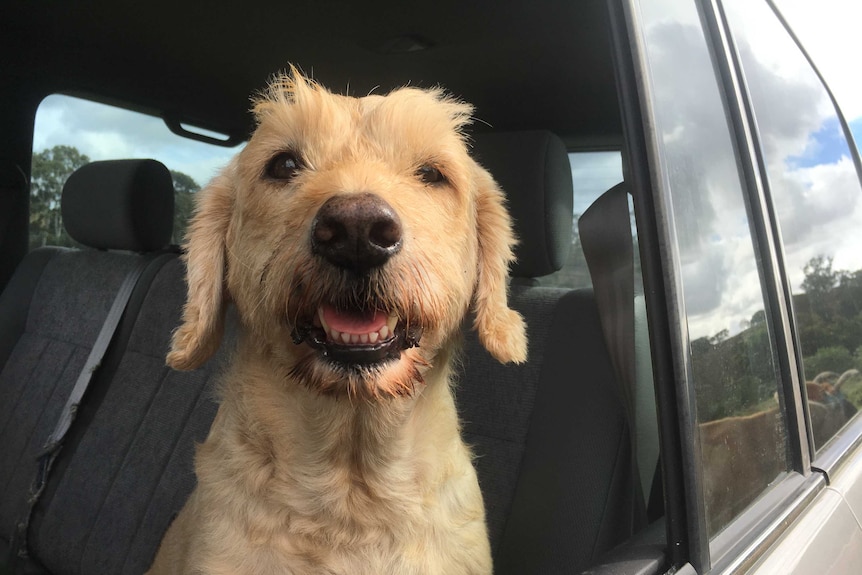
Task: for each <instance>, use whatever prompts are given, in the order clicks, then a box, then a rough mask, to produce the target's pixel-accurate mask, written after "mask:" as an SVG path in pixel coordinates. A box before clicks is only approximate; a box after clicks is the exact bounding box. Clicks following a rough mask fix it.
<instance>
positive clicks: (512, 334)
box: [168, 71, 526, 397]
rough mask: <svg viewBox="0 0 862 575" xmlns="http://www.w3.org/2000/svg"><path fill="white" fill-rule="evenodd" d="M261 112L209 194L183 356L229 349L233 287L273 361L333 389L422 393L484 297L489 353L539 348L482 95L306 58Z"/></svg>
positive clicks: (191, 257)
mask: <svg viewBox="0 0 862 575" xmlns="http://www.w3.org/2000/svg"><path fill="white" fill-rule="evenodd" d="M255 113H256V116H257V120H258V128H257V130H256V131H255V133H254V135H253V136H252V138H251V140H250V141H249V143H248V145H247V146H246V147H245V149H244V150H243V151H242V152H240V154H239V155H238V156H237V157H236V158H235V159H234V160H233V162H232V163H231V164H230V165H229V166H228V167H227V168H226V169H225V170H224V171H223V172H222V173H221V174H220V175H219V176H218V177H217V178H216V179H215V180H214V181H213V182H212V183H211V184H210V185H209V186H208V188H207V189H205V190H202V191H201V192H199V194H200V195H199V203H198V210H197V212H196V214H195V217H194V219H193V220H192V223H191V226H190V233H189V237H188V245H187V264H188V284H189V298H188V302H187V304H186V308H185V310H184V316H183V324H182V325H181V326H180V328H179V329H178V330H177V332H176V333H175V334H174V339H173V349H172V351H171V353H170V354H169V356H168V362H169V364H170V365H172V366H174V367H176V368H180V369H190V368H194V367H197V366H198V365H200V364H201V363H202V362H203V361H205V360H206V359H207V358H208V357H209V356H210V355H211V354H212V353H213V352H214V351H215V349H216V348H217V346H218V340H219V338H220V333H221V324H222V317H223V312H224V310H223V308H224V304H225V302H226V301H227V300H228V299H230V300H232V301H233V302H234V303H235V305H236V308H237V310H238V313H239V317H240V320H241V322H242V324H243V327H244V329H246V330H247V331H248V332H250V334H251V335H252V337H254V338H255V341H256V342H258V345H259V349H260V350H261V351H262V353H264V354H265V355H266V356H267V357H268V358H269V359H270V360H271V361H272V362H274V363H273V366H274V367H276V368H280V369H283V370H284V372H285V373H288V374H290V375H291V376H292V378H293V379H296V380H298V381H300V382H302V383H304V384H305V385H308V386H310V387H311V388H313V389H316V390H318V391H320V392H322V393H332V394H342V393H344V394H351V395H357V396H362V397H378V396H381V395H404V394H407V393H410V392H411V391H412V390H413V389H414V386H415V384H416V383H417V382H420V381H421V380H422V377H421V373H422V371H423V370H424V369H425V368H426V367H427V366H428V365H429V364H432V363H433V362H434V358H435V356H436V354H437V353H438V351H439V350H440V349H441V347H443V346H445V345H447V344H448V343H449V341H450V340H451V338H452V337H453V335H454V334H455V333H456V332H457V330H458V329H459V328H460V325H461V321H462V319H463V318H464V316H465V315H466V314H467V312H468V310H469V308H470V306H471V303H472V304H473V308H474V310H475V313H476V322H475V326H476V329H478V330H479V335H480V338H481V340H482V341H483V343H484V345H485V346H486V347H487V348H488V349H489V351H491V353H492V354H493V355H494V356H495V357H497V358H498V359H499V360H500V361H503V362H507V361H515V362H520V361H523V360H524V359H525V357H526V339H525V334H524V324H523V320H522V319H521V317H520V316H519V315H518V314H517V313H515V312H514V311H512V310H510V309H509V308H508V307H507V305H506V275H507V270H508V265H509V263H510V262H511V260H512V249H511V248H512V245H513V244H514V239H513V237H512V232H511V224H510V220H509V217H508V214H507V213H506V211H505V208H504V206H503V196H502V193H501V192H500V190H499V189H498V188H497V186H496V184H495V183H494V181H493V179H492V178H491V177H490V175H489V174H488V173H487V172H486V171H485V170H483V169H482V168H481V167H480V166H478V165H477V164H476V163H475V162H474V161H473V160H472V159H471V158H470V156H469V155H468V153H467V147H466V145H465V142H464V138H463V136H462V134H461V129H462V128H463V126H464V125H465V124H466V123H467V122H468V121H469V117H470V113H471V108H470V106H468V105H467V104H464V103H461V102H458V101H456V100H453V99H451V98H448V97H446V96H444V95H443V94H442V92H440V91H439V90H433V91H425V90H419V89H415V88H403V89H400V90H396V91H394V92H392V93H390V94H389V95H387V96H367V97H365V98H350V97H345V96H339V95H335V94H332V93H330V92H328V91H326V90H325V89H324V88H322V87H320V86H319V85H317V84H314V83H312V82H310V81H308V80H306V79H304V78H302V77H301V76H300V75H298V74H297V73H296V72H295V71H294V72H293V74H292V75H290V76H284V77H281V78H279V79H278V80H277V81H275V82H274V83H273V84H272V85H271V86H270V89H269V92H268V94H267V95H266V96H265V97H262V98H260V99H259V100H258V101H257V102H256V106H255ZM225 289H226V293H225Z"/></svg>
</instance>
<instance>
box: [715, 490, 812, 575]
mask: <svg viewBox="0 0 862 575" xmlns="http://www.w3.org/2000/svg"><path fill="white" fill-rule="evenodd" d="M826 487H827V483H826V480H825V479H824V478H823V476H822V475H819V474H812V475H809V476H808V477H803V476H802V475H799V474H798V473H791V474H789V475H788V476H787V477H785V478H784V479H782V480H781V481H780V482H779V483H778V484H777V485H775V486H774V487H773V488H771V489H769V490H767V491H766V492H765V493H764V495H763V497H762V498H761V499H759V500H758V501H756V502H755V503H754V504H752V505H751V507H749V508H748V509H746V510H745V511H744V512H743V513H742V514H741V515H739V517H737V518H736V519H734V520H733V521H732V522H731V523H730V524H729V525H728V526H727V527H726V528H725V529H724V531H722V532H721V533H719V534H718V535H717V536H716V537H715V538H714V539H713V541H712V545H711V551H712V554H713V556H714V561H713V566H712V568H711V570H710V571H708V573H709V574H710V575H714V574H722V575H736V574H742V573H746V572H748V571H749V570H750V569H751V568H752V567H753V566H754V565H755V563H757V561H758V560H759V559H760V558H761V557H763V556H764V555H765V554H766V552H767V551H769V549H770V548H771V547H772V546H773V545H774V544H775V543H776V542H777V541H778V540H779V539H780V538H781V537H782V535H784V533H785V532H786V531H788V530H789V529H790V528H791V527H792V526H793V523H794V521H796V519H797V518H798V517H800V516H801V515H802V514H803V513H804V512H805V510H806V509H807V508H808V507H809V506H810V505H811V503H812V502H813V501H814V499H815V497H817V495H818V494H820V493H821V492H822V491H823V490H824V489H826Z"/></svg>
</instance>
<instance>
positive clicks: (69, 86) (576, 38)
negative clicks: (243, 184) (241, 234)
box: [0, 0, 621, 147]
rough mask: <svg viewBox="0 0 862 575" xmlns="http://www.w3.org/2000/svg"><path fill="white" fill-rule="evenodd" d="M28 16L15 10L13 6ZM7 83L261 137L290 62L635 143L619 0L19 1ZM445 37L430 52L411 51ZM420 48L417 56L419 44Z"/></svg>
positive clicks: (608, 141) (480, 110) (6, 16)
mask: <svg viewBox="0 0 862 575" xmlns="http://www.w3.org/2000/svg"><path fill="white" fill-rule="evenodd" d="M13 12H14V14H13ZM0 18H2V19H3V20H4V21H6V22H14V26H7V28H8V31H7V33H4V34H3V35H2V36H0V49H2V50H3V53H4V54H7V56H8V55H14V57H13V58H9V59H8V60H7V61H8V64H6V65H4V68H6V69H7V70H6V71H4V73H7V74H8V75H7V81H11V82H15V83H16V84H17V85H18V86H17V89H18V90H22V89H23V90H24V91H25V92H26V93H28V94H30V95H31V97H37V98H42V97H43V96H45V95H47V94H50V93H55V92H65V93H72V94H80V95H97V96H96V99H98V100H100V101H102V102H111V103H122V104H123V106H124V107H127V108H131V109H135V110H138V111H142V112H145V113H149V114H155V115H158V116H162V117H170V118H174V119H177V120H179V121H181V122H183V123H187V124H191V125H194V126H199V127H201V128H204V129H208V130H212V131H216V132H220V133H224V134H228V135H230V136H233V137H240V138H244V137H246V136H247V135H248V134H249V133H250V131H251V130H252V128H253V119H252V117H251V115H250V113H249V108H250V101H249V97H250V95H252V94H254V93H255V92H256V91H258V90H261V89H262V88H263V87H264V86H265V84H266V81H267V79H268V78H269V77H270V76H271V75H272V74H273V73H274V72H276V71H278V70H283V69H285V68H286V67H287V66H288V65H289V64H290V63H295V64H297V65H298V66H300V67H301V68H302V69H303V70H304V71H305V72H306V73H307V74H309V75H311V76H313V77H314V78H315V79H317V80H318V81H320V82H321V83H322V84H324V85H326V86H327V87H329V88H330V89H332V90H334V91H337V92H342V93H344V92H346V91H348V90H349V93H350V94H351V95H364V94H367V93H369V92H370V91H372V90H375V91H377V92H378V93H385V92H386V91H388V90H390V89H392V88H395V87H398V86H403V85H408V84H409V85H418V86H423V87H430V86H435V85H442V86H444V87H445V88H446V89H447V91H449V92H450V93H452V94H454V95H456V96H458V97H461V98H463V99H465V100H467V101H469V102H471V103H473V104H474V105H475V106H476V110H477V111H476V119H477V122H476V126H475V129H476V130H477V131H482V130H487V129H491V128H493V129H495V130H519V129H538V128H543V129H551V130H553V131H555V132H556V133H558V134H559V135H561V136H562V137H563V138H564V139H565V140H566V141H567V142H568V141H572V142H574V141H578V142H594V143H595V144H596V145H598V146H611V147H613V146H614V145H615V142H619V141H620V139H621V137H620V134H621V123H620V119H619V110H618V105H617V98H616V88H615V85H614V73H613V64H612V59H611V53H610V38H609V36H610V35H609V32H608V16H607V13H606V8H605V5H604V2H603V0H586V1H578V2H567V3H563V2H557V1H553V0H541V1H525V0H517V1H516V0H504V1H492V0H480V1H477V2H460V1H458V0H441V1H440V2H437V3H435V4H434V5H427V6H422V5H418V4H408V3H404V2H399V1H394V0H386V1H376V2H370V3H369V2H365V3H362V4H356V3H347V2H325V3H324V2H312V1H307V0H299V1H295V2H289V3H288V2H273V1H266V2H256V3H253V4H245V5H242V6H240V5H237V4H224V5H219V8H218V9H217V10H216V9H209V10H201V9H200V5H195V4H192V3H182V2H167V1H165V0H153V1H151V2H146V3H101V2H96V1H95V0H81V1H79V2H75V3H61V2H57V3H48V4H44V3H40V4H36V3H26V2H25V3H14V4H13V3H4V6H3V7H2V8H0ZM422 44H429V45H430V47H429V48H427V49H424V50H415V51H409V50H410V49H411V48H415V47H417V46H421V45H422ZM393 46H394V47H396V48H398V47H400V48H401V50H400V51H399V50H397V49H396V50H395V51H394V52H393V50H392V47H393ZM404 49H407V50H408V51H404Z"/></svg>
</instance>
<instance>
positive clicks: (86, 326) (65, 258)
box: [0, 160, 173, 557]
mask: <svg viewBox="0 0 862 575" xmlns="http://www.w3.org/2000/svg"><path fill="white" fill-rule="evenodd" d="M96 202H99V204H100V206H101V207H100V208H98V209H96V208H95V204H96ZM150 202H153V205H154V206H157V208H156V209H152V210H149V209H147V210H141V209H140V206H142V205H150ZM62 211H63V215H64V220H65V224H66V227H67V231H68V232H69V234H70V235H71V236H72V238H73V239H75V240H76V241H78V242H80V243H82V244H84V245H85V246H86V247H85V248H83V249H68V248H56V247H46V248H40V249H37V250H35V251H33V252H31V253H30V254H28V255H27V256H26V257H25V258H24V260H23V262H22V263H21V264H20V265H19V267H18V269H17V270H16V272H15V274H14V276H13V277H12V279H11V280H10V283H9V285H7V287H6V289H5V290H4V291H3V293H2V295H0V318H2V319H0V366H2V368H0V445H2V446H3V447H2V450H0V493H2V498H0V549H2V551H4V552H5V551H6V550H7V549H6V548H7V547H8V545H9V543H10V540H11V538H12V535H13V533H14V530H15V525H16V523H17V522H18V521H20V520H21V519H22V514H23V513H24V511H25V509H26V501H27V498H28V492H29V489H30V486H31V484H32V482H33V479H34V477H35V472H36V459H37V456H38V454H39V453H40V452H41V450H42V449H43V446H44V442H45V440H46V439H47V438H48V435H49V434H50V432H51V431H52V429H53V427H54V424H55V423H56V421H57V419H58V418H59V414H60V411H61V410H62V408H63V406H64V405H65V403H66V399H67V397H68V396H69V393H70V391H71V388H72V386H73V385H74V383H75V381H76V379H77V377H78V374H79V372H80V370H81V369H82V367H83V365H84V362H85V361H86V359H87V356H88V354H89V351H90V349H91V348H92V346H93V343H94V341H95V339H96V337H97V335H98V333H99V331H100V328H101V326H102V324H103V322H104V320H105V317H106V315H107V313H108V309H109V308H110V306H111V304H112V302H113V300H114V296H115V295H116V292H117V290H118V289H119V286H120V285H121V284H122V282H123V280H124V279H125V277H126V275H127V274H128V272H129V271H130V270H131V269H133V268H134V267H135V266H137V265H138V262H139V261H140V260H141V258H144V257H147V256H145V255H143V254H142V253H141V252H150V251H154V250H157V249H159V248H161V247H163V246H165V245H167V244H168V243H169V242H170V234H171V227H172V225H173V184H172V182H171V177H170V173H169V172H168V170H167V168H165V167H164V166H163V165H162V164H160V163H158V162H155V161H152V160H142V161H118V162H95V163H93V164H90V165H88V166H85V167H84V168H81V170H79V171H78V172H76V173H75V174H73V175H72V177H70V178H69V181H68V182H67V183H66V185H65V186H64V189H63V196H62ZM121 225H122V226H126V228H125V229H124V230H122V231H120V227H121ZM91 248H97V249H91ZM108 249H113V250H125V251H107V250H108ZM165 259H167V256H166V258H158V259H157V260H154V261H153V262H152V263H151V265H150V266H149V267H148V268H147V270H146V271H145V272H144V275H143V277H142V278H141V280H140V282H139V287H138V290H137V293H138V294H140V293H143V292H145V291H146V284H147V283H148V282H149V281H150V280H151V279H152V277H153V275H154V274H155V271H156V270H157V268H158V266H160V265H161V264H163V263H164V261H165ZM135 312H136V310H135V306H134V305H130V306H129V308H128V309H127V313H126V320H130V319H131V318H132V317H133V316H134V314H135ZM124 321H125V320H124ZM115 344H117V342H115ZM119 345H121V344H119ZM4 557H5V554H4Z"/></svg>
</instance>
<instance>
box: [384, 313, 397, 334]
mask: <svg viewBox="0 0 862 575" xmlns="http://www.w3.org/2000/svg"><path fill="white" fill-rule="evenodd" d="M397 323H398V316H397V315H390V316H389V319H387V320H386V327H388V328H389V332H390V333H394V332H395V325H396V324H397Z"/></svg>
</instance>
